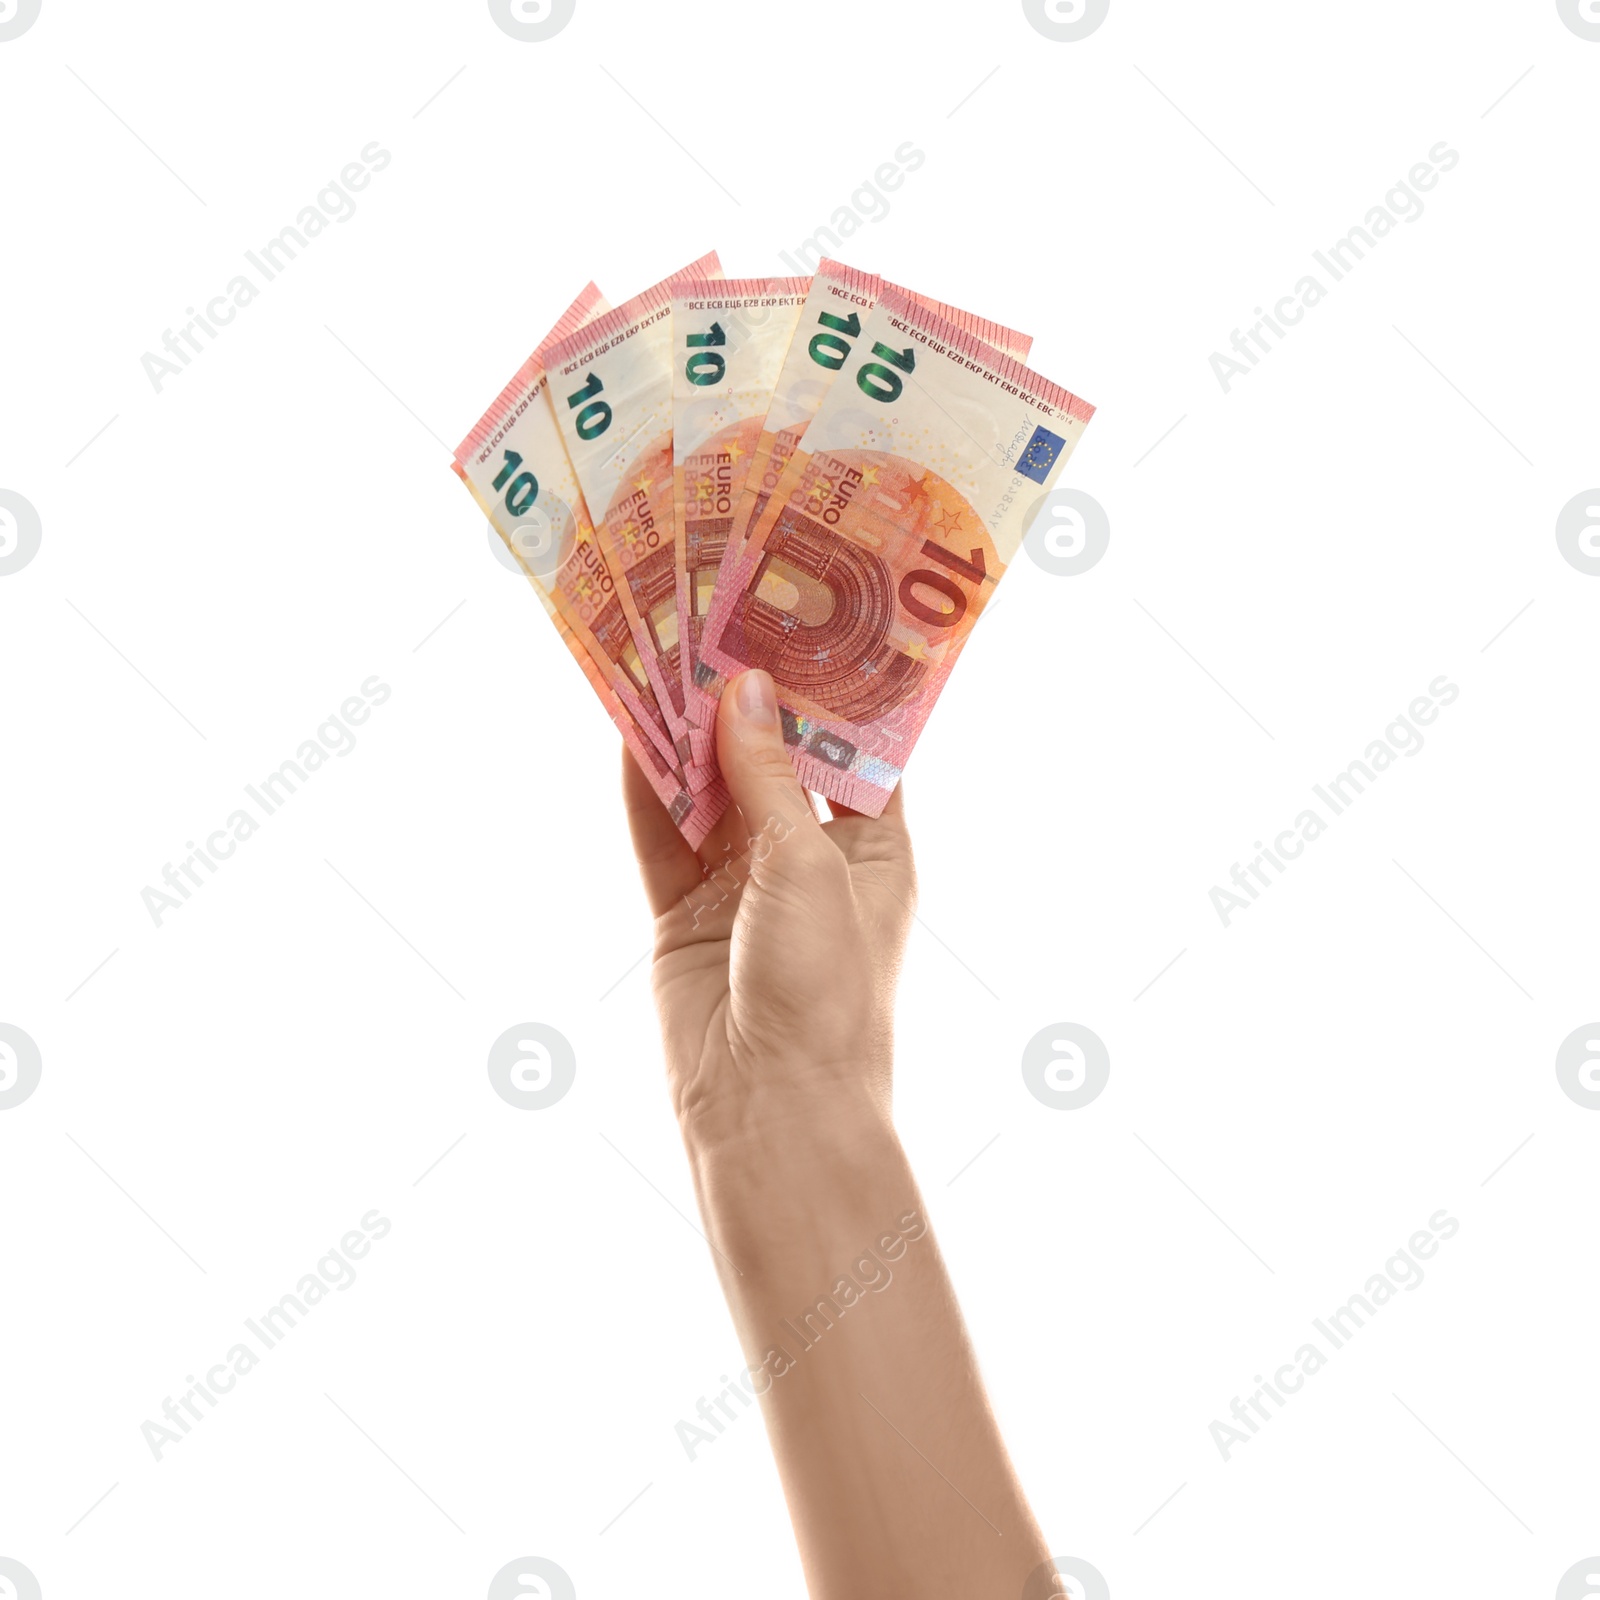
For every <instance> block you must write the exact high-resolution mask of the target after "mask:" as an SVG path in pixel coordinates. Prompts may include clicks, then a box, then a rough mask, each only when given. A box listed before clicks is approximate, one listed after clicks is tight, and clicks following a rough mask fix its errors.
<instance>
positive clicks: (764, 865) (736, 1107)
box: [623, 671, 916, 1148]
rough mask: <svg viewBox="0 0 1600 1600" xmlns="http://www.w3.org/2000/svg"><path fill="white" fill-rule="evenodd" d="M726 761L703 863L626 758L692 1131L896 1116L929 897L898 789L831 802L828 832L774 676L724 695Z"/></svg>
mask: <svg viewBox="0 0 1600 1600" xmlns="http://www.w3.org/2000/svg"><path fill="white" fill-rule="evenodd" d="M717 754H718V756H719V758H720V760H721V763H722V773H723V778H724V780H725V781H726V783H727V786H728V789H729V791H730V793H731V794H732V796H733V804H732V805H730V806H729V807H728V810H727V813H726V814H725V815H724V816H723V818H722V820H721V821H720V822H719V823H718V824H717V826H716V827H715V828H714V829H713V830H712V832H711V833H710V834H709V835H708V836H707V838H706V840H705V842H704V844H703V845H702V846H701V849H700V851H699V853H698V854H696V852H695V851H693V850H691V849H690V848H689V846H688V844H687V842H686V841H685V840H684V838H683V836H682V834H680V833H679V832H678V830H677V828H676V827H675V826H674V825H673V822H672V820H671V818H670V817H668V815H667V813H666V811H665V809H664V808H663V807H662V805H661V802H660V801H659V800H657V799H656V797H655V795H654V793H653V792H652V791H651V789H650V786H649V784H648V783H647V782H646V781H645V778H644V776H643V774H642V773H640V772H639V770H638V768H637V767H636V766H635V764H634V762H633V760H632V758H631V757H630V756H628V755H627V754H626V752H625V753H624V755H623V792H624V799H625V801H626V804H627V808H628V819H629V823H630V826H631V828H632V831H633V842H634V849H635V852H636V854H637V855H638V858H639V871H640V875H641V877H642V878H643V880H644V888H645V893H646V895H647V897H648V899H649V902H650V910H651V912H652V913H653V914H654V916H655V919H656V942H655V955H654V962H653V967H652V979H653V985H654V989H655V997H656V1008H657V1010H658V1011H659V1012H660V1016H661V1031H662V1035H663V1038H664V1041H665V1046H666V1057H667V1073H668V1078H669V1081H670V1085H671V1089H672V1096H673V1104H674V1106H675V1108H676V1110H677V1113H678V1118H679V1121H680V1123H681V1124H682V1126H683V1129H684V1135H685V1138H686V1139H688V1140H690V1142H691V1143H697V1144H699V1145H701V1146H702V1147H707V1148H716V1147H718V1146H720V1145H721V1144H722V1143H724V1142H725V1141H727V1140H730V1139H737V1138H738V1137H740V1136H741V1135H742V1134H745V1133H748V1132H750V1131H753V1130H755V1129H757V1128H759V1130H760V1131H761V1132H762V1133H763V1134H770V1133H771V1132H773V1131H774V1130H776V1129H781V1128H782V1127H784V1126H786V1125H787V1124H789V1123H790V1122H791V1121H792V1120H794V1119H806V1121H807V1122H808V1124H809V1125H811V1126H815V1124H816V1119H817V1118H818V1117H819V1116H821V1117H825V1118H827V1119H828V1120H829V1121H832V1120H833V1119H834V1118H836V1117H837V1116H838V1115H839V1114H841V1113H853V1112H858V1111H859V1112H865V1113H866V1114H867V1115H869V1116H872V1117H875V1118H877V1119H880V1120H882V1121H883V1122H885V1123H887V1119H888V1115H889V1095H890V1069H891V1065H892V1050H893V1020H894V988H895V982H896V979H897V978H898V975H899V969H900V958H901V955H902V953H903V952H904V949H905V941H906V934H907V932H908V930H909V927H910V922H911V914H912V905H913V903H914V901H915V897H916V881H915V873H914V869H913V867H912V863H911V842H910V839H909V838H908V836H907V834H906V827H905V817H904V812H903V809H902V803H901V795H900V790H899V789H898V788H897V789H896V790H895V792H894V794H893V795H892V796H891V798H890V800H889V804H888V806H887V807H886V808H885V810H884V813H883V815H882V816H881V817H877V818H872V817H867V816H863V815H862V814H860V813H859V812H855V811H851V810H849V809H848V808H847V807H844V806H834V807H833V808H832V810H833V813H834V816H833V820H832V821H831V822H826V823H824V822H820V821H819V820H818V818H817V815H816V813H815V811H813V809H812V806H811V802H810V800H809V797H808V796H807V795H806V793H805V791H804V790H803V789H802V788H801V786H800V783H799V780H798V779H797V778H796V777H795V772H794V768H793V767H792V766H791V765H790V762H789V755H788V751H787V749H786V748H785V746H784V742H783V732H782V724H781V722H780V720H779V716H778V705H777V699H776V695H775V693H774V690H773V685H772V679H771V678H770V677H768V675H767V674H766V673H765V672H759V671H757V672H745V673H741V674H740V675H739V676H738V677H737V678H735V679H734V680H733V681H732V682H730V683H729V684H728V686H727V688H726V689H725V690H724V692H723V696H722V706H721V712H720V715H719V716H718V719H717Z"/></svg>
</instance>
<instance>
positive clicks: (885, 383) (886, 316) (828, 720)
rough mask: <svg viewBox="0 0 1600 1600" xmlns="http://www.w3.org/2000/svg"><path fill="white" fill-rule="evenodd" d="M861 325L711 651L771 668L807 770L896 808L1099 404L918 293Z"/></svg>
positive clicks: (822, 786) (725, 659) (730, 665)
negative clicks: (988, 614) (920, 742)
mask: <svg viewBox="0 0 1600 1600" xmlns="http://www.w3.org/2000/svg"><path fill="white" fill-rule="evenodd" d="M804 316H805V313H804V312H802V321H801V324H800V327H799V329H798V331H797V333H796V336H795V343H796V345H798V344H799V343H800V342H801V341H802V340H806V339H809V338H811V337H813V336H812V335H811V333H810V329H809V325H808V324H807V323H806V321H805V320H804ZM859 320H860V328H859V333H858V334H856V335H853V336H851V337H850V338H849V339H847V340H846V339H843V338H842V339H841V343H842V344H844V345H845V348H844V349H843V350H841V351H840V352H839V362H838V366H837V368H836V369H831V370H832V372H833V378H834V381H833V382H832V384H831V386H830V387H828V388H827V391H826V393H825V394H824V395H823V396H822V399H821V402H820V404H819V405H818V406H817V407H816V409H815V412H814V414H813V415H812V416H811V417H810V418H809V421H808V422H807V424H806V427H805V429H804V432H803V435H802V438H801V442H800V443H798V444H797V445H796V446H795V448H794V449H793V451H792V453H790V454H789V455H788V456H787V458H786V460H785V461H784V464H783V467H782V471H781V472H780V473H778V474H777V476H776V481H775V482H774V483H773V484H772V485H771V488H770V491H768V492H767V493H766V497H765V499H764V501H763V503H762V506H761V510H760V514H759V516H758V517H757V519H756V520H755V521H754V522H753V523H752V524H751V526H750V529H749V533H748V536H747V539H746V548H745V551H744V553H743V557H742V560H741V563H740V580H739V584H738V587H737V588H736V589H733V590H730V591H727V592H719V594H718V597H717V604H715V605H714V606H713V609H712V619H711V622H710V623H709V625H708V627H707V629H706V632H705V635H704V639H703V643H702V654H703V658H704V660H705V661H706V662H707V663H708V664H709V665H710V666H711V667H712V668H713V669H714V670H715V671H717V672H719V673H722V674H724V675H725V676H731V675H732V674H733V673H735V672H739V671H742V670H744V669H745V668H748V667H761V668H764V669H765V670H766V671H768V672H770V673H771V674H772V676H773V679H774V680H775V682H776V684H777V688H778V699H779V702H780V705H781V706H782V708H783V722H784V738H785V740H786V742H787V743H788V745H789V749H790V757H791V759H792V760H793V762H794V765H795V768H796V770H797V772H798V773H799V775H800V779H801V781H802V782H803V783H804V784H805V785H806V787H807V788H810V789H813V790H816V791H817V792H819V793H821V794H823V795H826V796H827V797H828V798H829V799H830V800H836V801H838V802H840V803H842V804H844V805H846V806H850V807H852V808H853V809H855V810H857V811H862V812H866V813H867V814H869V815H871V816H876V815H878V814H879V813H880V812H881V811H882V809H883V807H884V805H885V804H886V803H887V801H888V798H889V795H890V794H891V793H892V792H893V789H894V787H895V785H896V784H897V783H898V782H899V779H900V774H901V772H902V770H903V769H904V767H905V764H906V760H907V758H908V757H909V756H910V754H911V750H912V748H913V747H914V745H915V744H916V741H917V738H918V736H919V735H920V733H921V732H922V729H923V727H924V726H925V724H926V723H927V720H928V716H929V713H930V712H931V711H932V709H933V706H934V703H935V701H936V700H937V699H938V696H939V692H940V690H941V689H942V688H943V686H944V684H945V682H946V680H947V679H948V677H949V675H950V672H951V670H952V669H953V667H954V666H955V663H956V660H957V658H958V657H959V655H960V653H961V650H962V647H963V646H964V645H965V643H966V641H967V639H968V637H969V636H970V635H971V632H972V628H973V625H974V624H975V623H976V621H977V619H978V617H979V616H980V615H982V613H983V610H984V608H985V606H986V605H987V604H988V603H989V601H990V599H991V597H992V595H993V593H994V590H995V587H996V585H997V584H998V583H999V580H1000V578H1001V577H1002V576H1003V575H1004V573H1005V570H1006V567H1007V566H1008V564H1009V563H1010V562H1011V560H1012V559H1013V557H1014V556H1015V554H1016V551H1017V547H1018V545H1019V544H1020V543H1021V541H1022V536H1023V533H1024V532H1025V530H1026V528H1027V526H1028V523H1029V522H1030V521H1031V520H1032V516H1033V515H1034V514H1035V513H1036V512H1037V510H1038V509H1039V507H1040V505H1041V503H1042V502H1043V500H1044V498H1045V496H1047V495H1048V494H1049V492H1050V489H1051V487H1052V485H1053V484H1054V483H1055V481H1056V479H1057V477H1058V476H1059V475H1060V472H1061V468H1062V466H1063V464H1064V463H1065V461H1066V459H1067V457H1068V456H1069V455H1070V454H1071V453H1072V450H1073V449H1074V447H1075V446H1076V444H1077V442H1078V440H1079V439H1080V438H1081V436H1082V434H1083V430H1084V427H1085V426H1086V425H1087V423H1088V422H1089V419H1090V418H1091V417H1092V416H1093V415H1094V408H1093V407H1092V406H1090V405H1089V404H1088V403H1087V402H1085V401H1083V400H1080V399H1079V398H1078V397H1077V396H1076V395H1073V394H1071V393H1069V392H1068V391H1067V390H1065V389H1063V388H1061V387H1060V386H1059V385H1057V384H1054V383H1051V382H1050V381H1049V380H1048V379H1046V378H1043V377H1041V376H1040V375H1039V374H1038V373H1036V372H1033V371H1030V370H1029V369H1028V368H1027V367H1025V366H1024V365H1022V363H1021V362H1020V361H1018V360H1017V359H1015V358H1014V357H1012V356H1009V355H1006V354H1005V353H1004V352H1003V351H1000V350H997V349H995V348H994V347H993V346H992V345H990V344H987V343H985V342H984V341H983V340H981V339H979V338H977V337H975V336H974V335H972V334H971V333H969V332H967V331H966V330H964V329H963V328H961V327H959V326H957V325H956V324H954V323H952V322H950V321H947V320H946V319H945V318H943V317H941V316H939V315H938V314H937V313H936V312H933V311H930V310H928V309H927V308H926V307H925V306H922V305H919V304H918V303H917V302H916V301H914V300H912V299H911V298H910V297H909V296H908V295H906V294H905V293H903V292H901V291H898V290H894V289H885V290H883V292H882V293H881V294H880V295H879V296H878V298H877V303H876V305H875V306H874V307H873V308H872V309H871V310H869V311H867V312H866V313H865V314H863V315H861V316H860V319H859ZM825 331H830V330H825ZM838 331H839V332H841V334H842V332H843V330H838ZM792 356H793V350H792V349H791V358H792ZM786 366H787V363H786ZM726 579H727V574H726V573H724V574H723V577H722V579H721V580H720V581H719V588H720V585H721V583H725V582H726Z"/></svg>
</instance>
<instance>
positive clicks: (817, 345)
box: [707, 260, 1033, 628]
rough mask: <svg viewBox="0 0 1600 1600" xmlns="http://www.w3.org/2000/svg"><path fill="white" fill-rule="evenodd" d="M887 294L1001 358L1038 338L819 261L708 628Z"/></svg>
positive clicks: (733, 590) (759, 442)
mask: <svg viewBox="0 0 1600 1600" xmlns="http://www.w3.org/2000/svg"><path fill="white" fill-rule="evenodd" d="M886 289H894V290H896V292H897V293H900V294H904V295H908V296H909V297H910V298H911V299H913V300H916V301H918V302H919V303H920V304H922V305H923V306H925V307H927V308H928V309H929V310H930V311H933V312H935V313H937V314H938V315H939V316H942V317H943V318H944V319H945V320H946V321H948V322H950V323H952V324H954V325H955V326H956V327H958V328H960V329H962V330H963V331H964V332H966V333H968V334H970V335H971V336H972V337H974V338H977V339H980V340H982V341H983V342H984V343H985V344H990V345H993V346H994V347H995V348H996V349H998V350H1000V351H1002V352H1003V353H1005V354H1007V355H1011V356H1015V357H1017V358H1018V359H1019V360H1026V359H1027V356H1028V352H1029V350H1030V349H1031V348H1032V345H1033V340H1032V339H1031V338H1030V337H1029V336H1028V335H1027V334H1025V333H1018V332H1017V331H1016V330H1015V329H1013V328H1007V327H1005V326H1004V325H1003V324H1001V323H998V322H990V321H988V320H987V319H986V318H983V317H978V316H975V315H973V314H972V313H971V312H967V311H962V310H961V309H960V308H959V307H957V306H952V305H946V304H945V303H944V302H942V301H939V300H931V299H928V298H927V297H925V296H923V295H918V294H915V293H913V292H912V291H911V290H909V289H900V288H899V287H898V286H897V285H894V284H890V283H887V282H885V280H884V279H882V278H880V277H879V276H878V275H877V274H876V273H872V272H863V271H862V270H861V269H860V268H858V267H850V266H846V265H845V264H844V263H843V262H842V261H830V260H824V261H822V262H821V263H820V264H819V265H818V267H817V271H816V276H815V277H814V278H813V279H812V280H811V287H810V289H809V290H808V292H807V294H806V301H805V305H804V306H803V307H802V308H801V310H800V315H799V319H798V333H799V337H797V338H795V339H794V340H793V341H792V343H791V344H790V346H789V350H788V352H787V354H786V355H785V357H784V360H783V365H782V367H781V368H780V369H779V373H778V377H777V380H776V382H775V384H774V386H773V394H772V398H771V401H770V402H769V404H768V407H767V414H766V418H765V419H764V421H763V422H762V425H761V431H760V434H759V435H758V436H757V439H756V448H755V457H754V459H753V460H752V461H751V463H750V467H749V470H748V474H747V476H746V478H745V493H744V496H743V498H742V500H741V502H740V503H739V505H738V506H737V508H736V510H735V513H734V517H733V521H732V524H731V526H730V528H729V530H728V534H727V538H726V541H725V544H724V550H723V556H722V564H721V568H720V570H719V572H718V574H717V577H716V580H715V583H714V588H715V590H716V592H717V595H718V601H719V609H718V610H714V611H713V613H712V615H711V617H710V618H709V619H708V623H707V626H708V627H714V628H720V627H721V625H722V624H723V623H724V622H725V621H726V620H727V607H728V606H729V605H731V604H732V601H733V597H734V596H735V595H736V594H738V593H739V592H740V591H741V590H742V588H743V583H744V578H745V577H746V576H748V574H744V573H742V570H741V567H742V561H743V556H744V545H745V539H746V536H747V535H748V533H749V530H750V529H751V528H752V527H753V526H754V525H755V523H756V522H757V521H758V520H759V518H760V516H761V513H762V511H763V510H764V509H765V506H766V500H767V496H768V495H769V494H771V492H772V490H773V489H774V488H775V487H776V486H777V483H778V480H779V479H780V478H781V477H782V475H783V470H784V467H785V466H786V465H787V463H788V460H789V457H790V456H791V455H793V454H794V452H795V451H796V450H797V449H798V448H799V445H800V441H801V439H802V438H804V436H805V431H806V427H807V425H808V424H809V423H810V421H811V419H812V418H813V417H814V416H815V415H816V414H817V408H818V407H819V406H820V405H821V404H822V401H823V397H824V396H825V395H826V394H827V393H828V391H829V389H830V388H832V386H833V382H834V379H835V378H836V377H837V376H838V374H839V372H840V370H841V369H842V368H843V366H844V363H845V361H846V359H847V358H848V356H849V354H850V351H851V349H852V348H853V345H854V343H855V340H856V339H857V338H858V337H859V336H860V333H861V319H862V318H863V317H864V316H866V315H868V314H869V313H870V312H871V310H872V308H873V307H874V306H875V305H876V304H877V302H878V296H879V295H880V294H882V293H883V292H884V291H885V290H886Z"/></svg>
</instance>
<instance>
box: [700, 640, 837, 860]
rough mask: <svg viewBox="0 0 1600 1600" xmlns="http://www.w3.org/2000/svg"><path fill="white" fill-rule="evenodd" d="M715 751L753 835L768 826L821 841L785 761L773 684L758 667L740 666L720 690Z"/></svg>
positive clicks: (775, 832)
mask: <svg viewBox="0 0 1600 1600" xmlns="http://www.w3.org/2000/svg"><path fill="white" fill-rule="evenodd" d="M717 757H718V759H719V761H720V762H721V763H722V776H723V780H724V781H725V782H726V783H727V785H728V792H729V793H730V794H731V795H732V796H733V800H734V804H735V805H737V806H738V808H739V810H740V811H741V812H742V813H743V814H744V820H745V826H746V827H747V828H748V829H749V831H750V836H751V838H752V840H754V839H755V838H757V836H759V835H760V834H762V833H763V832H768V833H771V834H773V835H775V836H776V837H779V838H789V837H791V836H799V837H800V838H801V839H802V840H806V839H807V838H808V836H814V837H813V838H810V839H809V842H810V843H812V844H813V845H820V844H824V843H826V839H825V837H824V835H823V832H822V825H821V824H820V823H819V822H818V821H817V817H816V813H815V812H814V811H813V810H812V809H811V803H810V802H809V801H808V800H807V799H806V794H805V790H804V789H802V788H801V787H800V780H799V779H798V778H797V777H796V776H795V771H794V767H793V765H792V764H791V763H790V761H789V751H788V748H787V746H786V745H785V744H784V742H783V722H782V719H781V718H780V717H779V714H778V694H777V690H776V689H775V688H774V686H773V682H772V679H771V677H769V676H768V674H766V673H765V672H762V671H761V670H759V668H758V669H756V670H754V671H751V672H741V673H740V674H739V675H738V677H736V678H734V679H732V680H731V681H730V682H729V683H728V685H727V687H726V688H724V689H723V691H722V705H721V707H720V709H719V711H718V714H717Z"/></svg>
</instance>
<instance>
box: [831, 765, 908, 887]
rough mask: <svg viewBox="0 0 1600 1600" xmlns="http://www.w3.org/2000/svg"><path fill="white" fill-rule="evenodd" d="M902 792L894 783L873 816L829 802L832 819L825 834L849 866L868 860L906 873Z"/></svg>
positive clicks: (906, 858) (904, 818) (901, 787)
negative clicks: (884, 802)
mask: <svg viewBox="0 0 1600 1600" xmlns="http://www.w3.org/2000/svg"><path fill="white" fill-rule="evenodd" d="M904 796H905V785H904V784H903V783H898V784H896V785H895V787H894V789H893V791H892V792H891V793H890V795H889V799H888V802H887V803H886V804H885V806H884V808H883V811H882V813H881V814H880V815H878V816H876V817H869V816H868V815H867V814H866V812H864V811H856V810H853V809H852V808H851V807H850V806H846V805H838V804H834V803H833V802H830V809H831V810H832V812H833V819H834V820H833V821H832V822H831V823H830V824H829V825H828V827H827V834H828V837H829V838H830V839H831V840H833V842H834V843H835V844H836V845H837V846H838V847H839V849H840V851H841V852H842V853H843V855H844V858H845V860H846V861H848V862H849V863H850V864H851V865H852V866H860V865H863V864H865V863H869V862H870V863H876V864H881V865H888V866H893V867H896V868H899V869H901V871H902V872H903V873H904V874H907V875H909V873H910V871H911V835H910V833H909V832H908V831H907V829H906V808H905V798H904Z"/></svg>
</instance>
